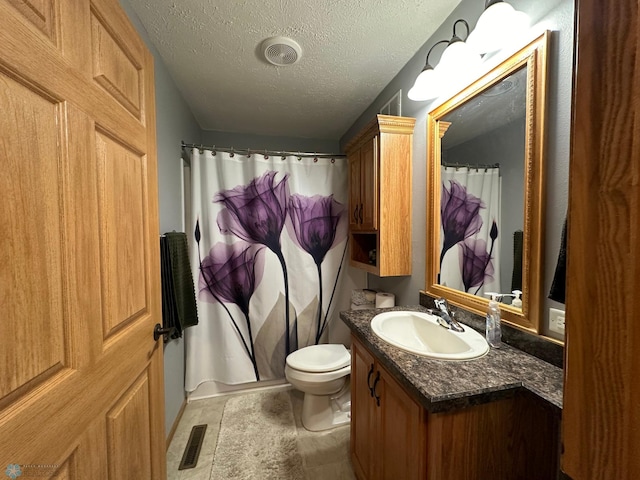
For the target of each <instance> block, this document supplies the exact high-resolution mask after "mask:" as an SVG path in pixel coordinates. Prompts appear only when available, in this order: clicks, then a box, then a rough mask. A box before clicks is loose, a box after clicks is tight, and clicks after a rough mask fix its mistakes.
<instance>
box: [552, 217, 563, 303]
mask: <svg viewBox="0 0 640 480" xmlns="http://www.w3.org/2000/svg"><path fill="white" fill-rule="evenodd" d="M566 285H567V220H566V218H565V220H564V226H563V227H562V237H561V238H560V251H559V252H558V263H557V264H556V271H555V273H554V275H553V283H552V284H551V290H550V291H549V298H550V299H551V300H555V301H556V302H559V303H565V300H566V298H565V295H566Z"/></svg>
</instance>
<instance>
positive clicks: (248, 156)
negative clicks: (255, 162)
mask: <svg viewBox="0 0 640 480" xmlns="http://www.w3.org/2000/svg"><path fill="white" fill-rule="evenodd" d="M247 158H251V149H250V148H247Z"/></svg>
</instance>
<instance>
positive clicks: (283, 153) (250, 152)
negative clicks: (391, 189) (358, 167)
mask: <svg viewBox="0 0 640 480" xmlns="http://www.w3.org/2000/svg"><path fill="white" fill-rule="evenodd" d="M182 148H197V149H198V150H200V151H202V150H210V151H211V152H212V153H213V154H214V155H215V154H216V152H226V153H231V154H232V156H233V155H234V154H238V155H245V156H247V157H250V156H251V155H264V156H265V158H268V157H269V155H272V156H274V157H283V158H284V157H288V156H295V157H298V158H299V159H300V158H331V159H334V158H346V155H345V154H344V153H303V152H287V151H282V150H268V149H264V150H254V149H253V148H234V147H218V146H216V145H213V146H207V145H202V144H195V143H184V142H182Z"/></svg>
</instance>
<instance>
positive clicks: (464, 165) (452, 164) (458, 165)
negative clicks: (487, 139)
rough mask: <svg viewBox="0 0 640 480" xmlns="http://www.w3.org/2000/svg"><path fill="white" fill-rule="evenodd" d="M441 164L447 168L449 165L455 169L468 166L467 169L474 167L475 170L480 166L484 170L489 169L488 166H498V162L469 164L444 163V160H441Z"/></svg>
mask: <svg viewBox="0 0 640 480" xmlns="http://www.w3.org/2000/svg"><path fill="white" fill-rule="evenodd" d="M441 165H442V166H443V167H445V168H449V167H453V168H455V169H458V168H468V169H473V168H475V169H476V170H480V169H482V168H484V169H485V170H487V169H489V168H500V164H499V163H493V164H491V165H479V164H478V165H475V164H470V163H446V162H442V163H441Z"/></svg>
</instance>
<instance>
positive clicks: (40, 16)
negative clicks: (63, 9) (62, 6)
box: [9, 0, 59, 44]
mask: <svg viewBox="0 0 640 480" xmlns="http://www.w3.org/2000/svg"><path fill="white" fill-rule="evenodd" d="M9 3H10V4H11V5H13V7H14V8H15V9H16V10H17V11H18V12H20V14H21V16H23V17H24V18H25V19H27V20H28V21H29V23H31V24H32V25H33V26H35V27H36V28H37V29H38V30H39V31H40V32H42V33H43V34H44V35H45V36H46V37H47V38H48V39H49V40H51V41H52V42H53V43H54V44H55V43H56V40H57V32H58V25H57V22H58V20H59V15H58V2H57V1H56V0H9Z"/></svg>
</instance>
